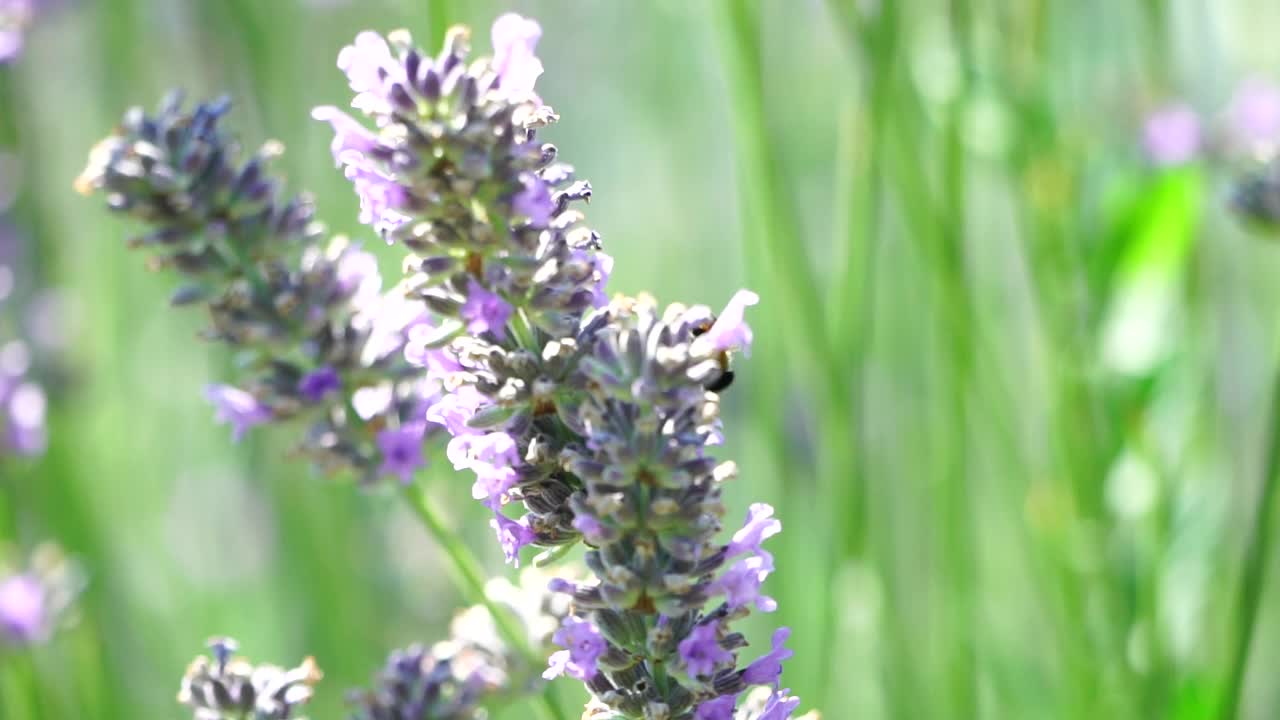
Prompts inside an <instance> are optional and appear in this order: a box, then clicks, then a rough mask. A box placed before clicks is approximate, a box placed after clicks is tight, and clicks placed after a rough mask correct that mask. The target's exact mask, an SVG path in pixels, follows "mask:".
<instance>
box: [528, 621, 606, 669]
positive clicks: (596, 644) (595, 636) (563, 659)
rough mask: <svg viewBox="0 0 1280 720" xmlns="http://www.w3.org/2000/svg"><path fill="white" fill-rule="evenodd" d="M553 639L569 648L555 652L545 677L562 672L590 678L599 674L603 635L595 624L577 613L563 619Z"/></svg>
mask: <svg viewBox="0 0 1280 720" xmlns="http://www.w3.org/2000/svg"><path fill="white" fill-rule="evenodd" d="M551 641H552V642H554V643H555V644H557V645H559V646H560V647H562V648H567V649H566V650H560V651H558V652H555V653H552V655H551V658H550V659H549V663H548V664H549V666H548V667H547V670H546V672H544V673H542V677H544V678H546V679H547V680H550V679H552V678H556V677H559V676H561V675H568V676H569V677H571V678H577V679H578V680H582V681H584V682H585V681H587V680H590V679H591V678H593V677H595V676H596V661H597V660H598V659H599V658H600V656H601V655H603V654H604V651H605V649H606V647H607V646H606V645H605V642H604V637H603V636H602V635H600V631H599V630H598V629H597V628H596V626H595V625H593V624H592V623H590V622H588V621H586V620H579V619H577V618H574V617H567V618H565V619H564V624H563V625H561V626H560V629H559V630H556V634H555V635H553V636H552V637H551Z"/></svg>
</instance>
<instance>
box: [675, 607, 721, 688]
mask: <svg viewBox="0 0 1280 720" xmlns="http://www.w3.org/2000/svg"><path fill="white" fill-rule="evenodd" d="M677 649H678V650H679V652H680V659H682V660H684V666H685V669H686V670H688V671H689V674H690V675H692V676H694V677H711V674H712V673H713V672H715V669H716V666H717V665H720V664H723V663H728V662H733V653H731V652H729V651H728V650H725V649H724V648H723V647H721V646H720V624H719V623H717V622H715V621H714V620H713V621H711V622H708V623H703V624H702V625H699V626H697V627H695V628H694V629H693V631H692V632H690V633H689V635H688V637H686V638H685V639H684V640H681V641H680V645H679V647H678V648H677Z"/></svg>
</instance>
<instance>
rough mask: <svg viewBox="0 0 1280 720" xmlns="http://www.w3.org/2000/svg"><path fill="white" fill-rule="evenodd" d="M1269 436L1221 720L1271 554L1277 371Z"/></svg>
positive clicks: (1230, 718) (1230, 710) (1231, 700)
mask: <svg viewBox="0 0 1280 720" xmlns="http://www.w3.org/2000/svg"><path fill="white" fill-rule="evenodd" d="M1270 423H1271V425H1270V434H1269V436H1268V440H1267V459H1266V467H1265V470H1264V471H1263V472H1264V475H1263V476H1262V496H1261V497H1259V498H1258V503H1257V505H1255V506H1254V518H1253V529H1252V534H1251V535H1250V536H1249V544H1248V546H1247V548H1246V550H1245V557H1244V578H1243V580H1242V581H1241V585H1240V595H1239V596H1238V598H1237V603H1238V605H1237V608H1236V634H1235V637H1234V638H1233V642H1234V647H1233V649H1232V653H1231V669H1230V671H1229V672H1230V674H1229V675H1228V676H1227V689H1226V693H1225V695H1224V697H1223V701H1222V712H1221V714H1220V715H1219V717H1220V718H1222V720H1235V718H1236V717H1237V716H1238V715H1239V712H1240V703H1241V700H1242V699H1243V698H1242V694H1243V692H1244V678H1245V672H1246V671H1247V670H1248V667H1249V650H1250V647H1251V645H1252V642H1253V634H1254V628H1255V626H1256V625H1257V623H1258V606H1259V604H1260V603H1261V601H1262V590H1263V580H1264V579H1265V577H1266V570H1267V561H1268V557H1269V556H1270V551H1271V544H1272V543H1271V535H1272V525H1273V524H1274V522H1275V506H1276V485H1277V482H1276V476H1277V475H1278V474H1280V370H1277V372H1276V377H1275V380H1274V385H1273V386H1272V390H1271V420H1270Z"/></svg>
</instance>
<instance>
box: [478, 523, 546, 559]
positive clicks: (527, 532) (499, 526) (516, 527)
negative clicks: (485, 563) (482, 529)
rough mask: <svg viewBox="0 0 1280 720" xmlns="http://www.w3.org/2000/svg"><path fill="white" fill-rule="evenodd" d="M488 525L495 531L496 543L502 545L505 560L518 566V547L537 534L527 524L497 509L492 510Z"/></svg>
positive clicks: (531, 539)
mask: <svg viewBox="0 0 1280 720" xmlns="http://www.w3.org/2000/svg"><path fill="white" fill-rule="evenodd" d="M489 527H491V528H493V531H494V532H495V533H497V535H498V543H499V544H501V545H502V552H503V554H504V555H506V558H507V562H509V563H511V564H512V565H515V566H516V567H520V548H522V547H524V546H525V545H528V544H529V543H531V542H533V541H534V540H537V539H538V538H537V535H535V534H534V532H533V530H532V529H530V527H529V526H528V525H525V524H524V523H522V522H517V521H515V520H512V519H511V518H509V517H507V516H506V515H503V514H502V513H500V512H498V511H497V510H494V511H493V519H492V520H490V521H489Z"/></svg>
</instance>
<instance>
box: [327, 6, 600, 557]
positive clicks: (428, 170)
mask: <svg viewBox="0 0 1280 720" xmlns="http://www.w3.org/2000/svg"><path fill="white" fill-rule="evenodd" d="M540 33H541V30H540V29H539V27H538V25H537V23H534V22H532V21H530V20H526V19H524V18H521V17H519V16H517V15H505V16H503V17H501V18H499V20H498V21H497V22H496V23H495V24H494V28H493V40H494V46H495V54H494V56H493V57H492V58H482V59H479V60H475V61H472V60H471V59H470V58H469V47H468V39H469V34H468V32H467V31H466V30H465V29H464V28H454V29H452V30H450V31H449V33H448V36H447V39H446V41H445V46H444V49H443V50H442V51H441V52H440V53H439V54H438V55H436V56H435V57H432V56H430V55H428V54H427V53H425V52H423V51H422V50H420V49H418V48H416V47H414V46H413V44H412V39H411V37H410V36H409V34H408V33H407V32H405V31H397V32H395V33H392V34H391V35H390V36H389V37H388V38H385V39H384V38H383V37H381V36H379V35H376V34H374V33H368V32H366V33H361V34H360V35H359V36H358V37H357V38H356V41H355V43H354V44H353V45H351V46H348V47H346V48H344V49H343V50H342V52H341V54H340V55H339V57H338V65H339V67H340V68H341V69H342V70H343V71H344V72H345V73H346V75H347V78H348V80H349V82H350V85H351V88H352V90H354V91H355V92H356V96H355V99H354V101H353V102H352V106H353V107H354V108H356V109H358V110H360V111H361V112H362V113H363V114H364V115H366V116H367V117H368V118H370V120H371V121H372V125H373V127H372V128H369V127H366V126H365V125H363V124H361V123H360V122H358V121H356V120H355V119H353V118H352V117H350V116H349V115H347V114H345V113H343V112H341V111H339V110H338V109H336V108H333V107H320V108H317V109H316V110H315V111H314V113H313V114H314V116H315V117H317V118H319V119H322V120H325V121H326V122H329V123H330V124H332V126H333V128H334V133H335V134H334V141H333V153H334V157H335V160H336V161H337V162H338V163H340V164H341V165H342V166H344V167H345V172H346V174H347V177H349V178H350V179H351V180H352V182H353V184H354V186H355V189H356V191H357V193H358V194H359V196H360V200H361V208H362V210H361V220H362V221H364V222H366V223H369V224H371V225H373V226H374V227H375V228H376V229H378V231H379V232H380V233H381V234H382V235H383V236H384V237H385V238H386V239H387V240H388V241H389V242H399V243H402V244H403V245H404V246H406V247H408V248H409V249H410V250H411V251H412V252H413V255H412V256H411V258H410V260H409V261H407V266H408V267H411V268H412V269H413V272H412V274H411V276H410V277H409V278H408V279H407V282H408V283H409V285H410V287H412V288H413V292H414V293H415V295H416V296H417V297H420V298H422V299H423V300H424V301H425V302H426V304H427V305H428V306H429V307H430V308H431V309H432V310H433V311H434V312H435V313H436V314H437V315H438V316H439V317H441V318H442V323H441V325H440V327H438V328H428V327H423V328H415V329H414V330H413V331H411V332H410V341H409V348H408V353H407V357H408V358H409V359H410V360H411V361H413V362H417V363H419V364H422V365H424V366H425V367H426V371H427V374H428V377H432V378H438V379H439V383H440V384H441V385H442V386H443V387H445V388H446V389H447V390H448V392H447V393H446V394H445V395H444V396H443V397H441V398H440V399H439V400H438V401H437V402H436V403H434V404H433V405H432V406H431V407H430V408H429V409H428V411H427V413H426V415H425V419H426V420H427V422H429V423H431V424H432V425H437V426H442V427H444V428H445V429H446V430H448V432H449V434H450V435H451V436H452V437H453V440H452V441H451V442H450V444H449V452H448V455H449V458H450V460H451V461H452V462H453V465H454V466H455V468H457V469H460V470H461V469H469V470H472V471H474V472H475V473H476V482H475V488H474V494H475V495H476V497H477V498H479V499H481V500H482V501H483V502H484V503H485V504H486V505H487V506H488V507H490V508H491V509H492V510H493V512H494V519H493V521H492V524H493V526H494V528H495V530H496V532H497V534H498V537H499V539H500V540H501V542H502V544H503V546H504V547H505V548H506V551H507V555H508V557H509V558H511V559H513V560H514V559H515V558H516V556H517V553H518V552H519V549H520V548H521V547H523V546H524V545H526V544H529V543H536V544H539V545H544V546H556V545H564V544H567V543H571V542H573V541H575V540H576V539H577V538H578V537H579V535H580V533H579V531H578V529H577V528H575V527H574V526H573V516H572V513H571V512H570V511H569V510H568V507H567V504H566V502H567V500H568V497H569V496H570V495H571V494H572V493H573V492H574V491H575V489H576V488H575V486H574V485H573V484H572V483H571V482H570V481H568V480H567V478H566V476H565V473H564V471H563V470H562V469H561V468H560V467H559V464H558V461H557V457H556V453H557V452H558V449H559V447H560V446H561V445H562V443H561V442H560V440H559V439H558V437H557V433H558V432H559V431H560V430H561V429H563V428H564V423H563V422H562V421H560V420H558V419H557V417H556V416H557V412H558V411H560V410H561V409H564V408H567V407H569V406H570V405H571V401H570V400H569V399H568V397H567V396H570V395H576V394H578V390H577V389H575V388H572V387H571V385H570V383H569V382H568V378H569V377H570V375H572V374H573V373H574V372H575V365H576V357H577V356H578V354H579V350H578V347H577V345H576V344H575V337H576V334H577V332H578V329H579V327H580V325H581V318H582V316H583V315H584V314H585V313H587V312H588V311H591V310H593V309H594V308H596V307H599V306H601V305H603V304H604V302H605V296H604V284H605V281H606V280H607V278H608V274H609V270H610V268H611V265H612V261H611V259H610V258H609V257H608V256H607V255H605V254H604V253H603V252H600V238H599V236H598V235H597V234H596V233H595V232H594V231H592V230H590V229H588V228H586V227H584V226H582V220H583V215H582V212H581V211H580V210H579V209H577V207H575V204H576V203H578V202H579V201H585V200H588V199H589V198H590V196H591V186H590V184H588V183H586V182H584V181H575V180H574V178H573V170H572V168H570V167H568V166H566V165H563V164H560V163H557V162H555V156H556V151H555V148H554V147H553V146H551V145H547V144H542V143H539V142H538V141H537V139H536V132H537V130H538V129H539V128H541V127H543V126H545V125H547V124H548V123H551V122H553V121H554V120H555V119H556V115H555V113H554V112H553V111H552V110H551V108H549V107H548V106H546V105H545V104H543V103H542V101H541V100H540V99H539V98H538V96H537V95H535V94H534V92H533V84H534V81H535V80H536V79H537V77H538V76H539V75H540V74H541V72H542V65H541V63H540V62H539V60H538V59H537V57H536V56H535V55H534V54H533V47H534V44H535V43H536V41H537V39H538V37H539V35H540ZM436 348H443V350H442V352H433V350H434V349H436ZM512 500H520V501H523V503H524V505H525V509H526V511H527V512H526V514H525V516H524V517H523V518H522V519H521V520H518V521H517V520H513V519H511V518H509V517H508V516H507V515H506V514H504V512H503V511H502V508H503V506H504V505H506V504H507V503H508V502H510V501H512Z"/></svg>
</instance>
